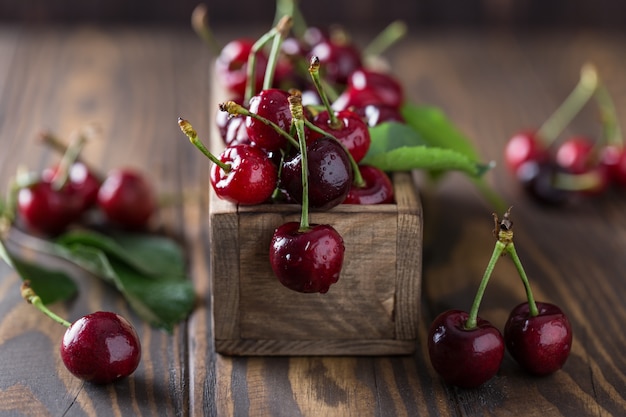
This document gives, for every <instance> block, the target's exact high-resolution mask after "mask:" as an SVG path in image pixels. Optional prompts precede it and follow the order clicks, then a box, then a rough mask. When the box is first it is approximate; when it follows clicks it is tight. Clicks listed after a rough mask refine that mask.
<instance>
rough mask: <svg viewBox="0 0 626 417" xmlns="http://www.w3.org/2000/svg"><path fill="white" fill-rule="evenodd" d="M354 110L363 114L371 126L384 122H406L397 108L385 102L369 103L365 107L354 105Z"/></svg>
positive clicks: (362, 116) (363, 117)
mask: <svg viewBox="0 0 626 417" xmlns="http://www.w3.org/2000/svg"><path fill="white" fill-rule="evenodd" d="M352 111H354V112H355V113H356V114H358V115H359V116H361V118H362V119H363V120H364V121H365V122H366V123H367V125H368V126H369V127H374V126H378V125H379V124H381V123H384V122H398V123H405V122H406V121H405V120H404V117H403V116H402V113H400V111H399V110H398V109H397V108H395V107H391V106H387V105H384V104H368V105H366V106H364V107H354V108H352Z"/></svg>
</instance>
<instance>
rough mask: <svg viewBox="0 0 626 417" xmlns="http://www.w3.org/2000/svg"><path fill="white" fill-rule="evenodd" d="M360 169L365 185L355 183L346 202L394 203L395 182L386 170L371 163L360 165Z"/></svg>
mask: <svg viewBox="0 0 626 417" xmlns="http://www.w3.org/2000/svg"><path fill="white" fill-rule="evenodd" d="M359 171H360V173H361V177H362V178H363V181H365V185H363V186H362V187H358V186H356V185H355V184H354V183H353V184H352V187H350V191H349V192H348V195H347V196H346V198H345V200H343V203H344V204H389V203H393V183H392V182H391V179H390V178H389V176H388V175H387V174H386V173H385V172H384V171H381V170H380V169H378V168H376V167H373V166H369V165H359Z"/></svg>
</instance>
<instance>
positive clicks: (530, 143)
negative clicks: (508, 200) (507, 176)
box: [504, 131, 548, 174]
mask: <svg viewBox="0 0 626 417" xmlns="http://www.w3.org/2000/svg"><path fill="white" fill-rule="evenodd" d="M547 159H548V152H547V150H546V149H545V147H544V146H543V144H542V143H541V140H540V139H539V138H538V137H537V134H536V132H534V131H521V132H518V133H516V134H515V135H513V137H511V139H509V141H508V142H507V144H506V146H505V148H504V162H505V164H506V166H507V167H508V168H509V170H510V171H511V172H512V173H513V174H516V173H517V170H518V169H519V167H520V166H521V165H522V164H524V163H525V162H543V161H545V160H547Z"/></svg>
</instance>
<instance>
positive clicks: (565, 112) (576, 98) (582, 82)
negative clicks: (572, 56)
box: [537, 64, 598, 145]
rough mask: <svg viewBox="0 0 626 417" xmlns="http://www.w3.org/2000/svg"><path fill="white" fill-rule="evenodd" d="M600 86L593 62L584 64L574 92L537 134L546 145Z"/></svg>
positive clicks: (559, 132) (560, 131) (550, 142)
mask: <svg viewBox="0 0 626 417" xmlns="http://www.w3.org/2000/svg"><path fill="white" fill-rule="evenodd" d="M597 86H598V74H597V72H596V68H595V67H594V66H593V65H592V64H585V65H583V67H582V69H581V71H580V79H579V81H578V83H577V84H576V86H575V87H574V89H573V90H572V92H571V93H570V94H569V95H568V96H567V97H566V99H565V100H564V101H563V103H561V105H560V106H559V107H558V108H557V109H556V111H555V112H554V113H552V115H551V116H550V117H549V118H548V119H547V120H546V121H545V122H544V123H543V125H541V127H540V128H539V131H538V132H537V135H538V136H539V138H541V140H543V141H544V143H545V144H546V145H550V144H552V143H553V142H554V141H555V140H556V138H557V137H558V136H559V135H560V134H561V133H562V132H563V130H565V127H566V126H567V125H568V124H570V123H571V121H572V120H573V119H574V117H575V116H576V115H577V114H578V113H579V112H580V110H581V109H582V108H583V106H584V105H585V104H586V103H587V102H588V101H589V99H590V98H591V96H592V95H593V94H594V92H595V91H596V89H597Z"/></svg>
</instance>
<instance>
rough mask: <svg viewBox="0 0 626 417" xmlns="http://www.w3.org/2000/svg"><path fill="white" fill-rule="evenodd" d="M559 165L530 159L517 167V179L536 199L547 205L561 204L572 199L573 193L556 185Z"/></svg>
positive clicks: (525, 190) (529, 194)
mask: <svg viewBox="0 0 626 417" xmlns="http://www.w3.org/2000/svg"><path fill="white" fill-rule="evenodd" d="M559 170H560V169H559V167H558V166H557V165H556V164H555V163H553V162H549V161H548V162H537V161H528V162H525V163H523V164H522V165H520V167H519V168H518V169H517V172H516V175H517V179H518V180H519V181H520V184H521V185H522V189H523V190H524V192H525V193H526V194H527V195H528V196H530V197H531V198H532V199H533V200H534V201H536V202H538V203H540V204H544V205H547V206H561V205H564V204H567V203H568V202H569V201H571V199H572V197H573V193H572V192H571V191H567V190H563V189H561V188H558V187H557V186H556V176H557V174H558V173H559Z"/></svg>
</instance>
